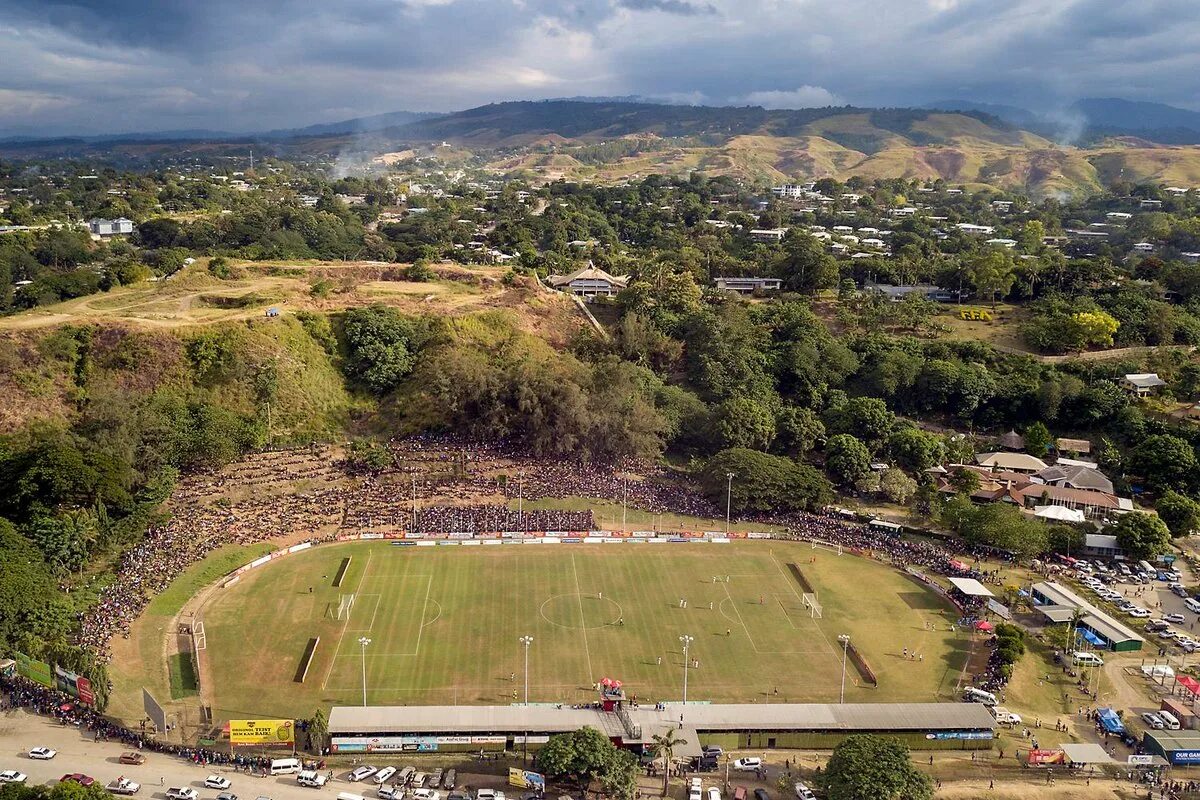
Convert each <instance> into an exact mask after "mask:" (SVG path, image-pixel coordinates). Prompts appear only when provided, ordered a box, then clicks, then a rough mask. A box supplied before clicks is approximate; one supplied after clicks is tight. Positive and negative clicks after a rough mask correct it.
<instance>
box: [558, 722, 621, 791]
mask: <svg viewBox="0 0 1200 800" xmlns="http://www.w3.org/2000/svg"><path fill="white" fill-rule="evenodd" d="M536 763H537V766H538V768H539V769H541V771H542V772H544V773H546V774H547V775H549V776H552V777H555V778H570V779H572V780H574V781H575V782H576V783H577V784H578V785H579V786H580V787H582V788H584V789H585V790H586V788H587V787H588V785H589V784H591V782H592V781H593V780H596V779H598V780H599V781H600V783H601V785H602V786H603V787H604V789H605V791H606V792H608V793H609V794H613V795H614V796H617V797H620V798H622V800H630V798H632V797H633V789H634V784H635V778H636V775H637V762H636V761H635V760H634V759H633V755H632V753H629V752H628V751H622V750H618V749H617V747H616V746H615V745H614V744H613V743H612V742H611V741H609V739H608V737H607V736H605V735H604V734H603V733H601V732H600V731H598V730H596V729H595V728H592V727H587V726H585V727H583V728H580V729H579V730H576V731H571V732H570V733H560V734H556V735H554V736H551V737H550V739H549V740H548V741H547V742H546V744H545V745H544V746H543V747H542V749H541V750H539V751H538V753H537V760H536Z"/></svg>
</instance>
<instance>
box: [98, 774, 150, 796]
mask: <svg viewBox="0 0 1200 800" xmlns="http://www.w3.org/2000/svg"><path fill="white" fill-rule="evenodd" d="M104 788H105V789H107V790H108V791H109V792H111V793H112V794H137V793H138V789H141V788H142V785H141V784H140V783H137V782H135V781H131V780H129V778H125V777H120V778H117V779H116V780H115V781H113V782H112V783H110V784H109V785H108V786H105V787H104Z"/></svg>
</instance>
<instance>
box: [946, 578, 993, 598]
mask: <svg viewBox="0 0 1200 800" xmlns="http://www.w3.org/2000/svg"><path fill="white" fill-rule="evenodd" d="M949 580H950V584H951V585H952V586H954V588H955V589H958V590H959V591H960V592H962V593H963V594H965V595H966V596H967V597H995V595H994V594H992V592H991V590H990V589H988V588H987V587H986V586H984V585H983V584H982V583H980V582H979V581H977V580H975V579H974V578H950V579H949Z"/></svg>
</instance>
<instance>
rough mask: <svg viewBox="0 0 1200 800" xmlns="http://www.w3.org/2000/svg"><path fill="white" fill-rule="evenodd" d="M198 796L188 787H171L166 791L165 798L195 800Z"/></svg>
mask: <svg viewBox="0 0 1200 800" xmlns="http://www.w3.org/2000/svg"><path fill="white" fill-rule="evenodd" d="M198 796H199V795H198V794H197V792H196V790H195V789H193V788H192V787H190V786H172V787H171V788H170V789H167V797H169V798H171V800H196V798H197V797H198Z"/></svg>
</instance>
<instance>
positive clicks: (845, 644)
mask: <svg viewBox="0 0 1200 800" xmlns="http://www.w3.org/2000/svg"><path fill="white" fill-rule="evenodd" d="M838 641H839V642H841V643H842V693H841V695H840V696H839V697H838V702H839V703H845V702H846V651H847V650H849V649H850V636H849V635H848V634H845V633H843V634H840V635H839V636H838Z"/></svg>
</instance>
